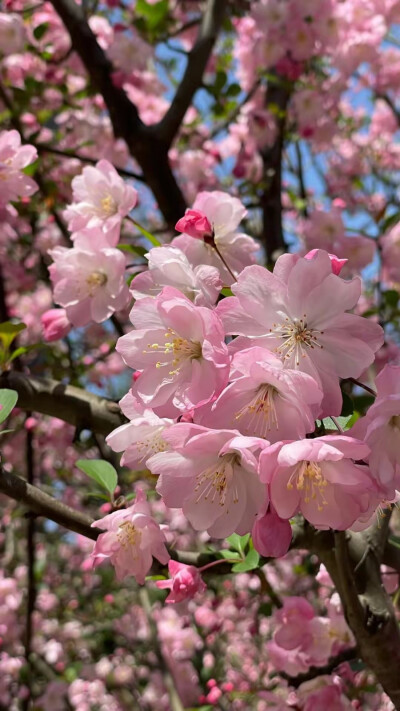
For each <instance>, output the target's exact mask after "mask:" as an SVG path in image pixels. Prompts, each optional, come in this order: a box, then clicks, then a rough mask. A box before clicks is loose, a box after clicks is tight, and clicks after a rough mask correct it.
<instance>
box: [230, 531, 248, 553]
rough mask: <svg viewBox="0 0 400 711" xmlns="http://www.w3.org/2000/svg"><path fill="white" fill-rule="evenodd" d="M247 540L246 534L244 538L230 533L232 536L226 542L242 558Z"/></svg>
mask: <svg viewBox="0 0 400 711" xmlns="http://www.w3.org/2000/svg"><path fill="white" fill-rule="evenodd" d="M249 538H250V533H246V534H245V535H244V536H238V534H237V533H232V535H231V536H229V538H227V539H226V540H227V541H228V543H229V545H231V546H232V548H233V549H234V550H235V551H238V552H239V553H240V555H242V556H244V551H245V548H246V546H247V544H248V542H249Z"/></svg>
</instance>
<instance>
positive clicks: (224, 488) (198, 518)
mask: <svg viewBox="0 0 400 711" xmlns="http://www.w3.org/2000/svg"><path fill="white" fill-rule="evenodd" d="M164 437H165V439H166V440H167V442H168V443H169V444H170V446H171V447H172V450H173V451H169V452H161V453H160V454H155V455H154V456H153V457H151V458H150V459H149V460H148V462H147V466H148V468H149V469H150V471H151V472H153V474H159V475H160V476H159V480H158V483H157V491H158V492H159V493H160V494H161V496H162V497H163V500H164V503H165V504H166V506H169V507H171V508H182V511H183V513H184V515H185V516H186V518H187V519H188V520H189V522H190V523H191V524H192V526H193V528H195V529H196V530H197V531H204V530H207V531H208V533H209V534H210V536H213V537H216V538H225V537H226V536H229V535H230V534H231V533H233V532H234V531H235V532H236V533H239V534H241V535H242V534H244V533H248V532H249V531H251V529H252V526H253V523H254V520H255V517H256V516H257V514H258V513H259V512H261V511H263V510H264V511H265V508H266V506H267V504H268V494H267V489H266V487H265V486H264V485H263V484H261V482H260V480H259V478H258V475H257V458H256V456H255V454H254V451H257V450H259V449H260V448H261V447H263V446H265V444H266V442H265V441H264V440H260V439H258V438H256V437H242V436H241V435H240V434H239V433H238V432H235V431H232V430H210V429H207V428H206V427H201V426H199V425H191V424H184V423H180V424H177V425H173V426H172V427H170V428H169V429H168V431H166V432H165V434H164Z"/></svg>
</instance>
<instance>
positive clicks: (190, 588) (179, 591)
mask: <svg viewBox="0 0 400 711" xmlns="http://www.w3.org/2000/svg"><path fill="white" fill-rule="evenodd" d="M168 572H169V574H170V575H171V578H170V579H169V580H157V582H156V586H157V587H158V588H160V590H166V589H170V590H171V592H170V593H169V595H168V597H167V598H166V600H165V602H169V603H175V602H182V601H183V600H191V599H192V598H193V597H194V596H195V595H196V594H197V593H198V592H203V591H204V590H207V585H206V584H205V582H204V581H203V580H202V578H201V575H200V572H199V570H198V569H197V568H195V566H194V565H185V564H184V563H178V562H177V561H176V560H170V561H169V563H168Z"/></svg>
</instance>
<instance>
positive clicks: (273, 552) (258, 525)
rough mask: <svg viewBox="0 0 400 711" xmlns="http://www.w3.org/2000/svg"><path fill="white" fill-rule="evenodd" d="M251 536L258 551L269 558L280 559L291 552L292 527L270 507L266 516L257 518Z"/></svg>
mask: <svg viewBox="0 0 400 711" xmlns="http://www.w3.org/2000/svg"><path fill="white" fill-rule="evenodd" d="M251 535H252V538H253V543H254V548H255V549H256V551H258V552H259V553H260V554H261V555H263V556H265V557H267V558H268V557H273V558H278V557H280V556H283V555H285V553H287V552H288V550H289V546H290V542H291V540H292V527H291V525H290V523H289V521H288V520H287V519H283V518H280V517H279V516H278V514H277V513H276V511H275V510H274V508H273V506H272V505H270V506H269V508H268V511H267V512H266V513H265V514H264V516H261V517H259V518H257V520H256V522H255V523H254V526H253V529H252V532H251Z"/></svg>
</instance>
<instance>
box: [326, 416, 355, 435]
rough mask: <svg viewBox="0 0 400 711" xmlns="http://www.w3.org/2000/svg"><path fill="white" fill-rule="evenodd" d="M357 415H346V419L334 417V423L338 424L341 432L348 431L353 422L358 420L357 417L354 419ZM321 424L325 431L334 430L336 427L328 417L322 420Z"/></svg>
mask: <svg viewBox="0 0 400 711" xmlns="http://www.w3.org/2000/svg"><path fill="white" fill-rule="evenodd" d="M355 415H357V413H352V414H351V415H346V417H335V420H336V422H337V423H338V425H339V427H341V428H342V430H345V431H346V430H349V429H350V427H352V425H353V424H354V422H355V421H356V420H357V419H358V417H357V416H356V417H354V416H355ZM322 424H323V425H324V427H325V429H326V430H336V429H337V428H336V425H335V423H334V421H333V420H332V419H331V418H330V417H325V418H324V419H323V420H322Z"/></svg>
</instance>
